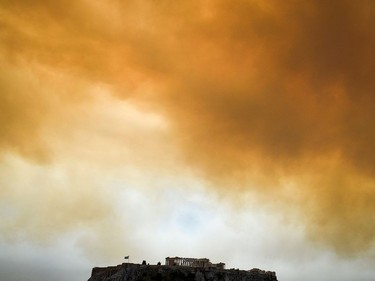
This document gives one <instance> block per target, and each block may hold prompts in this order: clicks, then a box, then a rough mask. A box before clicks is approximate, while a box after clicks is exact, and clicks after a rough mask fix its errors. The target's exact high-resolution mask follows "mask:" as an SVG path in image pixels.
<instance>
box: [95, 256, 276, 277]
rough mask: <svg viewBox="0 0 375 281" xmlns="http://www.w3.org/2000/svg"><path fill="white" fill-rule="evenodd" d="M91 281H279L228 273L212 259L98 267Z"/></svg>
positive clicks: (259, 273)
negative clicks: (211, 260)
mask: <svg viewBox="0 0 375 281" xmlns="http://www.w3.org/2000/svg"><path fill="white" fill-rule="evenodd" d="M88 281H277V278H276V274H275V272H272V271H264V270H260V269H257V268H253V269H251V270H239V269H225V264H224V263H217V264H214V263H211V262H210V261H209V259H195V258H179V257H174V258H169V257H168V258H166V262H165V265H161V264H160V263H158V264H157V265H149V264H146V262H145V261H144V262H143V263H142V264H134V263H123V264H120V265H117V266H110V267H94V268H93V269H92V273H91V277H90V278H89V280H88Z"/></svg>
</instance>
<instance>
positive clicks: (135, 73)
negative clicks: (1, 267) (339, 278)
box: [0, 0, 375, 268]
mask: <svg viewBox="0 0 375 281" xmlns="http://www.w3.org/2000/svg"><path fill="white" fill-rule="evenodd" d="M374 19H375V3H374V2H373V1H370V0H368V1H367V0H362V1H359V2H354V1H346V0H340V1H320V0H318V1H292V0H291V1H260V0H248V1H245V0H243V1H235V2H231V1H224V0H223V1H210V0H206V1H203V0H202V1H189V2H183V1H158V2H156V1H126V2H121V1H107V2H101V1H84V0H80V1H62V0H61V1H48V0H47V1H40V2H38V3H34V2H31V1H14V2H9V1H2V3H0V42H1V43H0V59H1V61H2V63H1V65H0V127H1V131H0V132H1V133H0V160H1V163H0V167H1V170H0V174H1V178H0V182H1V188H0V210H1V212H2V214H3V215H2V216H3V219H2V220H1V222H0V230H1V233H0V234H1V236H0V238H1V240H0V241H3V243H5V244H4V245H8V243H9V245H12V244H14V243H16V244H17V243H20V241H27V242H29V243H31V244H34V243H37V244H38V243H41V244H42V245H44V244H45V243H46V244H48V245H50V244H51V243H52V244H53V243H54V242H53V241H56V239H57V240H58V239H59V237H63V236H64V235H68V236H69V235H73V236H74V235H78V234H77V233H80V232H82V231H83V232H85V231H88V232H89V233H91V234H90V235H88V236H89V237H86V235H84V237H85V238H80V239H78V238H77V239H78V240H77V241H76V242H75V243H77V245H79V248H82V249H84V250H83V251H84V253H85V255H87V256H90V255H91V254H93V255H97V254H98V253H100V254H103V255H104V256H107V257H113V256H114V253H116V254H117V251H118V249H117V247H118V244H124V245H126V247H130V248H131V249H133V251H135V252H137V253H140V252H143V250H140V248H137V247H136V246H134V244H133V243H132V241H140V240H142V239H145V240H147V239H152V234H150V236H148V235H146V234H145V233H149V232H150V229H152V231H153V230H155V228H157V229H158V227H157V226H156V223H155V222H153V221H156V222H157V221H158V219H156V218H154V219H150V221H148V220H147V219H145V220H142V226H138V227H137V224H136V223H135V221H134V217H137V216H138V215H139V216H140V217H142V218H143V219H144V218H145V217H147V216H145V217H144V216H143V215H141V214H145V213H148V212H149V211H151V210H152V212H153V213H154V215H156V214H158V215H160V217H162V218H165V220H166V221H167V222H168V221H169V220H171V218H170V217H169V215H168V214H169V211H168V209H169V208H172V207H171V206H170V205H169V203H166V202H167V201H165V200H166V199H165V197H168V196H169V195H165V194H168V193H171V194H180V193H181V196H187V195H186V194H189V195H188V196H192V198H195V196H198V197H199V198H200V197H202V198H205V199H204V200H203V199H202V200H201V199H199V200H198V201H199V204H198V203H197V206H201V205H200V204H202V205H205V204H207V205H208V206H217V205H216V204H219V205H220V206H221V205H224V206H227V207H228V208H229V209H230V210H231V211H230V212H231V214H232V215H230V217H231V219H228V221H231V222H227V221H226V222H223V223H222V224H221V223H219V221H218V222H217V223H219V225H220V227H219V226H218V228H217V230H219V229H220V230H222V231H225V230H223V229H230V228H231V227H234V229H237V230H238V229H242V227H244V226H242V225H241V224H242V223H243V224H245V225H246V219H239V217H242V216H243V214H248V212H249V211H248V210H250V209H251V210H256V209H258V208H260V209H262V210H264V211H265V212H266V213H267V214H272V216H276V217H277V218H279V219H280V222H281V224H282V225H285V227H286V229H289V228H288V227H290V226H293V227H296V228H297V229H299V230H300V231H301V232H302V233H303V234H301V235H302V236H303V237H304V238H303V239H305V240H304V241H306V243H307V244H308V245H310V244H309V243H312V244H313V245H316V246H317V247H319V249H322V251H328V252H330V253H332V254H333V255H335V256H337V257H338V258H339V259H344V260H345V259H349V260H350V259H353V260H355V259H358V258H363V257H366V260H367V261H373V254H374V237H375V215H374V214H375V205H374V204H373V201H374V200H375V149H374V145H373V144H374V142H375V129H374V126H373V120H374V119H375V95H374V91H375V84H374V83H375V82H374V78H373V77H374V70H375V57H374V54H373V50H374V49H375V35H374V32H373V30H372V26H373V25H374V21H375V20H374ZM176 185H179V186H178V187H177V186H176ZM181 186H182V187H183V188H182V189H184V190H185V191H183V192H182V191H180V189H181ZM197 186H199V188H198V187H197ZM139 194H142V196H147V197H149V198H148V199H147V200H146V199H145V200H146V201H147V203H142V200H140V198H139V196H141V195H139ZM161 194H163V195H161ZM183 194H185V195H183ZM199 194H201V195H199ZM202 194H205V195H202ZM207 194H211V195H212V198H210V196H209V195H207ZM124 196H125V197H124ZM173 196H178V195H173ZM173 196H172V197H173ZM119 198H123V200H124V201H123V202H122V201H121V200H120V199H119ZM132 200H133V201H134V202H139V204H140V205H139V206H138V205H137V206H136V205H134V206H133V207H134V208H130V207H124V204H125V203H124V202H126V204H130V205H132V203H131V202H133V201H132ZM170 200H172V201H173V200H175V202H180V201H179V200H180V199H176V198H174V197H173V198H170ZM194 200H195V199H192V202H195V203H196V201H194ZM206 200H207V202H206ZM249 200H250V201H251V203H249V202H250V201H249ZM146 201H145V202H146ZM185 203H186V204H187V205H188V207H186V208H187V209H189V211H186V212H187V213H188V214H189V215H186V217H185V215H182V217H183V218H184V219H186V220H187V221H186V222H185V223H184V224H183V226H181V225H179V226H180V227H183V229H185V228H186V229H190V227H193V228H194V227H196V228H197V230H196V231H197V232H196V233H195V235H198V233H200V232H199V231H200V230H201V229H200V227H203V224H202V225H201V224H200V223H199V222H200V220H201V219H202V216H203V215H202V216H201V214H200V213H199V212H193V213H194V214H193V215H191V213H190V210H191V209H194V208H193V207H192V206H190V204H192V203H191V202H190V201H188V202H185ZM195 203H194V204H195ZM126 204H125V205H126ZM144 204H147V206H146V205H144ZM148 204H150V205H152V206H153V207H152V208H151V207H150V205H148ZM194 204H193V206H195V205H194ZM124 208H125V209H124ZM174 208H177V209H178V207H177V205H176V206H175V207H174ZM215 208H216V207H215ZM229 209H228V210H229ZM124 210H126V211H125V212H124ZM137 212H139V213H140V214H138V215H134V213H137ZM207 212H208V213H209V214H211V213H210V212H209V211H207ZM254 212H255V211H254ZM183 213H184V212H183ZM203 213H204V212H203ZM184 214H185V213H184ZM207 216H208V217H210V216H211V215H207ZM151 217H153V216H151ZM224 217H225V216H224V215H223V216H222V217H220V218H222V219H224ZM260 217H261V216H260ZM260 217H258V218H260ZM217 219H218V220H220V219H219V218H217ZM232 219H233V220H237V219H238V220H239V221H238V222H232ZM119 221H121V223H120V225H118V222H119ZM241 221H243V222H241ZM115 225H116V229H117V231H118V233H117V234H113V233H112V232H109V231H108V229H112V228H114V226H115ZM146 225H147V227H146ZM197 225H198V226H197ZM129 227H131V228H132V230H133V231H135V234H134V237H127V235H126V233H127V229H128V228H129ZM173 227H175V226H173ZM212 227H214V226H212ZM245 228H246V227H245ZM167 229H168V228H166V231H168V230H167ZM194 229H195V228H194ZM213 229H216V228H215V227H214V228H213ZM246 229H247V230H246V231H250V232H251V230H250V228H249V229H248V228H246ZM190 230H191V229H190ZM190 230H189V231H190ZM157 231H161V230H160V229H158V230H157ZM202 231H203V230H202ZM238 231H239V233H242V232H241V231H240V230H238ZM246 231H244V233H248V232H246ZM264 231H269V230H264ZM288 231H289V230H286V231H285V232H286V233H287V232H288ZM290 231H293V230H290ZM193 232H194V231H193ZM171 233H173V230H171ZM154 235H155V237H158V235H159V234H155V233H154ZM160 235H161V234H160ZM176 235H177V236H178V234H176ZM200 235H201V234H200ZM78 236H79V235H78ZM259 236H262V235H259ZM74 237H75V236H74ZM223 237H225V239H224V238H223ZM223 237H221V238H219V237H218V238H217V239H218V240H219V241H221V240H222V241H224V242H223V243H224V244H225V245H228V246H229V245H230V243H229V242H228V240H226V239H230V237H232V238H233V239H235V237H236V235H235V234H233V233H232V234H230V235H229V234H228V235H227V236H225V235H224V236H223ZM283 237H284V238H285V237H287V235H285V236H283ZM206 238H207V237H206ZM284 238H282V239H284ZM69 239H70V238H69ZM176 239H177V238H176ZM189 239H190V238H189ZM202 239H203V238H202ZM207 239H208V238H207ZM243 239H244V240H243V242H241V243H245V241H246V237H245V236H244V237H243ZM280 239H281V238H280ZM285 239H287V238H285ZM301 239H302V238H301ZM103 240H106V241H111V242H108V247H104V246H103V245H98V244H101V243H102V242H100V241H103ZM178 241H180V242H181V243H182V244H184V243H185V242H186V241H185V240H184V238H183V237H180V238H178ZM202 241H206V240H205V239H203V240H202ZM241 241H242V240H241ZM198 244H199V243H198ZM302 244H303V243H302V242H301V245H302ZM307 244H306V245H307ZM301 247H303V246H301ZM306 247H310V246H306ZM208 248H209V247H208ZM208 248H207V251H206V252H209V250H208ZM211 250H212V249H211ZM284 250H285V249H284ZM9 251H10V250H9ZM259 251H261V250H259ZM267 251H269V249H266V248H264V252H265V253H267ZM94 252H95V254H94ZM216 254H217V253H216ZM171 255H173V253H171ZM314 255H315V254H314ZM236 256H237V257H238V256H241V254H236V253H235V252H233V256H232V257H233V259H234V260H236V258H235V257H236ZM371 257H372V258H371ZM275 264H276V263H275ZM349 268H350V267H349Z"/></svg>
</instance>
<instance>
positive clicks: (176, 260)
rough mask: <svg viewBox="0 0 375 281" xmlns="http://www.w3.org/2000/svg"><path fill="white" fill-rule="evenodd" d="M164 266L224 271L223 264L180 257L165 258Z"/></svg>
mask: <svg viewBox="0 0 375 281" xmlns="http://www.w3.org/2000/svg"><path fill="white" fill-rule="evenodd" d="M165 265H169V266H189V267H205V268H216V269H224V268H225V263H222V262H220V263H212V262H210V260H209V259H206V258H202V259H197V258H180V257H173V258H170V257H167V258H165Z"/></svg>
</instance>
